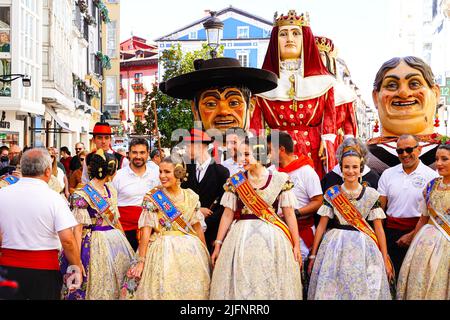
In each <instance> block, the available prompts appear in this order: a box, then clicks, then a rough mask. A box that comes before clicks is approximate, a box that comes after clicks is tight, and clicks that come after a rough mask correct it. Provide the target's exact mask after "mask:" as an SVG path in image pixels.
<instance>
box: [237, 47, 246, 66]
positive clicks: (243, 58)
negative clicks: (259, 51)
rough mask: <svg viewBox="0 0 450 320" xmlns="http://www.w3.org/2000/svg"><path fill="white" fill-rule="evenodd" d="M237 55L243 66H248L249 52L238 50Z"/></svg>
mask: <svg viewBox="0 0 450 320" xmlns="http://www.w3.org/2000/svg"><path fill="white" fill-rule="evenodd" d="M236 57H237V59H238V60H239V62H240V63H241V66H243V67H248V52H245V51H239V52H237V54H236Z"/></svg>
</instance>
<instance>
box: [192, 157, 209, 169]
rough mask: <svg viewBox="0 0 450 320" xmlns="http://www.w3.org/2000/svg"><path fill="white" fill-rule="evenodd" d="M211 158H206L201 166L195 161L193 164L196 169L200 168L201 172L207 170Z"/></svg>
mask: <svg viewBox="0 0 450 320" xmlns="http://www.w3.org/2000/svg"><path fill="white" fill-rule="evenodd" d="M211 160H212V158H211V157H208V159H206V160H205V161H204V162H203V163H202V164H200V163H199V162H198V161H197V160H195V164H196V167H197V168H199V167H200V168H201V170H205V168H208V166H209V164H210V163H211Z"/></svg>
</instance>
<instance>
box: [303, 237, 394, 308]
mask: <svg viewBox="0 0 450 320" xmlns="http://www.w3.org/2000/svg"><path fill="white" fill-rule="evenodd" d="M391 299H392V296H391V292H390V288H389V282H388V279H387V275H386V271H385V266H384V260H383V256H382V254H381V252H380V250H379V249H378V247H377V245H376V244H375V242H374V241H373V240H372V239H370V238H369V237H368V236H367V235H365V234H363V233H362V232H359V231H352V230H338V229H332V230H330V231H328V232H327V233H326V234H325V236H324V238H323V240H322V243H321V244H320V247H319V251H318V252H317V256H316V260H315V263H314V267H313V270H312V273H311V278H310V282H309V289H308V300H391Z"/></svg>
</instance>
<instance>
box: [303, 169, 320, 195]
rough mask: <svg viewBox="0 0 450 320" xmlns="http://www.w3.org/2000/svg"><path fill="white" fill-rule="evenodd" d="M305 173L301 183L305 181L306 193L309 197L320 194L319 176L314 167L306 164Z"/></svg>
mask: <svg viewBox="0 0 450 320" xmlns="http://www.w3.org/2000/svg"><path fill="white" fill-rule="evenodd" d="M306 168H307V170H305V175H304V177H303V183H305V188H306V193H307V195H308V197H309V198H310V199H311V198H312V197H315V196H318V195H322V194H323V192H322V186H321V185H320V178H319V176H318V174H317V173H316V172H315V171H314V169H313V168H312V167H310V166H306Z"/></svg>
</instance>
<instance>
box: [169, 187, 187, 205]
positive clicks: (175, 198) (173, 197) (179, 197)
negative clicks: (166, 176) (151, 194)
mask: <svg viewBox="0 0 450 320" xmlns="http://www.w3.org/2000/svg"><path fill="white" fill-rule="evenodd" d="M165 191H166V193H167V194H168V196H169V198H170V199H171V200H172V201H173V202H180V201H181V200H183V196H184V195H183V190H182V189H180V193H179V194H177V195H174V194H173V193H170V192H169V191H168V190H167V189H165Z"/></svg>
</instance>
